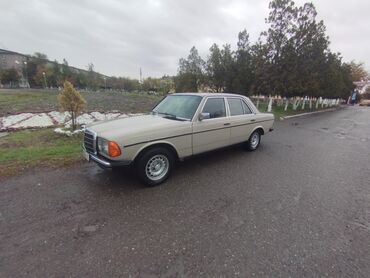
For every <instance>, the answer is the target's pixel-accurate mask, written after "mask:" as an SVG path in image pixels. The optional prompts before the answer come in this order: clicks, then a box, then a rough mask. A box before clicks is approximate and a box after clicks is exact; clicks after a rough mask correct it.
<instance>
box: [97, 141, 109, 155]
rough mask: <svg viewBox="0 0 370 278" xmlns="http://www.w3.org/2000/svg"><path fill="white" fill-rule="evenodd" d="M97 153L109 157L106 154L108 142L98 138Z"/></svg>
mask: <svg viewBox="0 0 370 278" xmlns="http://www.w3.org/2000/svg"><path fill="white" fill-rule="evenodd" d="M98 151H99V152H100V153H104V154H106V155H109V153H108V140H106V139H104V138H101V137H98Z"/></svg>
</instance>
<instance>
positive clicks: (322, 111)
mask: <svg viewBox="0 0 370 278" xmlns="http://www.w3.org/2000/svg"><path fill="white" fill-rule="evenodd" d="M337 109H338V108H329V109H325V110H320V111H314V112H307V113H302V114H297V115H291V116H285V117H281V119H283V120H287V119H291V118H297V117H302V116H307V115H312V114H318V113H324V112H332V111H335V110H337Z"/></svg>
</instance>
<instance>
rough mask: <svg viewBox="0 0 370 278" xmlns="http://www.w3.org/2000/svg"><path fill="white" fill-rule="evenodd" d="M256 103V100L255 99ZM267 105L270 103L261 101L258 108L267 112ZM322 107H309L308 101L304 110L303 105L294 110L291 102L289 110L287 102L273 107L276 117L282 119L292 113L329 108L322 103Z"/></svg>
mask: <svg viewBox="0 0 370 278" xmlns="http://www.w3.org/2000/svg"><path fill="white" fill-rule="evenodd" d="M254 104H256V103H255V101H254ZM267 107H268V103H266V102H260V103H259V105H258V110H259V111H260V112H267ZM319 107H320V108H318V109H316V108H315V106H313V107H312V109H310V108H309V105H308V104H307V103H306V105H305V109H303V110H302V106H301V105H300V106H299V107H298V108H297V110H293V107H292V104H289V106H288V109H287V111H284V108H285V104H284V105H282V106H276V105H275V106H273V107H272V113H273V114H274V115H275V119H277V120H278V119H280V118H281V117H285V116H290V115H297V114H302V113H307V112H315V111H320V110H323V109H327V108H329V107H325V108H321V105H320V106H319Z"/></svg>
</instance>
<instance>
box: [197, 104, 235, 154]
mask: <svg viewBox="0 0 370 278" xmlns="http://www.w3.org/2000/svg"><path fill="white" fill-rule="evenodd" d="M201 113H209V114H210V118H209V119H204V120H201V121H200V120H199V118H198V117H197V119H196V120H195V121H194V122H193V154H198V153H202V152H206V151H210V150H214V149H218V148H222V147H225V146H228V145H229V144H230V120H229V118H228V117H227V114H226V105H225V99H224V98H222V97H211V98H208V99H207V100H206V102H205V104H204V106H203V109H202V111H201Z"/></svg>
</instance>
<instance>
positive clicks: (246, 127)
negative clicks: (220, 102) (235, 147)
mask: <svg viewBox="0 0 370 278" xmlns="http://www.w3.org/2000/svg"><path fill="white" fill-rule="evenodd" d="M227 103H228V105H229V111H230V126H231V128H230V144H237V143H241V142H245V141H247V140H248V138H249V136H250V134H251V133H252V130H253V127H254V124H253V123H254V122H255V121H256V119H255V118H256V117H255V114H254V113H252V110H251V109H250V108H249V107H248V105H247V104H246V103H245V102H244V101H243V100H242V98H239V97H228V98H227Z"/></svg>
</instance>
